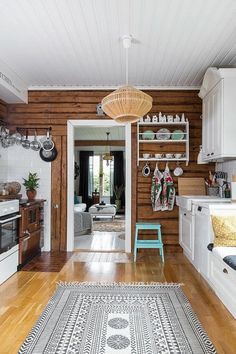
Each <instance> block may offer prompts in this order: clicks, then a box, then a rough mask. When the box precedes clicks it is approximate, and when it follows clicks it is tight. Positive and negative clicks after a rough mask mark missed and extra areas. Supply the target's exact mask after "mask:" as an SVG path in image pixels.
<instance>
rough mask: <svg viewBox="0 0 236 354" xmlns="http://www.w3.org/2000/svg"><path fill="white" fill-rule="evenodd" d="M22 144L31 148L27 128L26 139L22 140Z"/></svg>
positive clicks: (26, 147)
mask: <svg viewBox="0 0 236 354" xmlns="http://www.w3.org/2000/svg"><path fill="white" fill-rule="evenodd" d="M21 144H22V146H23V148H25V149H29V148H30V141H29V140H28V129H26V133H25V139H24V140H23V141H22V143H21Z"/></svg>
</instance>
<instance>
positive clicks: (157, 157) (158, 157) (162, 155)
mask: <svg viewBox="0 0 236 354" xmlns="http://www.w3.org/2000/svg"><path fill="white" fill-rule="evenodd" d="M163 157H164V154H155V159H162V158H163Z"/></svg>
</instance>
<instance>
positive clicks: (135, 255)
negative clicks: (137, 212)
mask: <svg viewBox="0 0 236 354" xmlns="http://www.w3.org/2000/svg"><path fill="white" fill-rule="evenodd" d="M137 239H138V229H137V227H136V229H135V240H134V262H136V257H137Z"/></svg>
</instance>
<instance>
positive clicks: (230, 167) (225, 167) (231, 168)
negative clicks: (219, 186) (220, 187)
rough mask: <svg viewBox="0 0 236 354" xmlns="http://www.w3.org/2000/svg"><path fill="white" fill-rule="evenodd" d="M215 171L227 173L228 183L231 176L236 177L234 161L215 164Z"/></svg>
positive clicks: (235, 161)
mask: <svg viewBox="0 0 236 354" xmlns="http://www.w3.org/2000/svg"><path fill="white" fill-rule="evenodd" d="M216 171H223V172H227V173H228V182H231V181H232V175H236V160H231V161H225V162H220V163H217V164H216Z"/></svg>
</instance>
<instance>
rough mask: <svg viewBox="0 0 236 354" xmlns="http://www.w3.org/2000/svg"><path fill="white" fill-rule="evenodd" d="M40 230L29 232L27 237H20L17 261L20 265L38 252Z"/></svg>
mask: <svg viewBox="0 0 236 354" xmlns="http://www.w3.org/2000/svg"><path fill="white" fill-rule="evenodd" d="M40 232H41V231H40V230H37V231H34V232H31V233H30V234H29V235H27V236H25V237H22V238H21V239H20V243H19V252H20V254H19V256H20V257H19V258H20V259H19V261H20V264H24V263H26V262H27V261H28V260H29V259H31V258H32V257H34V256H35V255H36V254H37V253H39V251H40Z"/></svg>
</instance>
